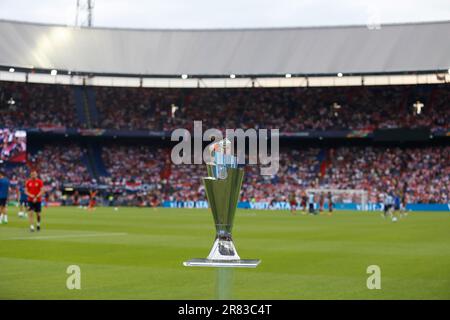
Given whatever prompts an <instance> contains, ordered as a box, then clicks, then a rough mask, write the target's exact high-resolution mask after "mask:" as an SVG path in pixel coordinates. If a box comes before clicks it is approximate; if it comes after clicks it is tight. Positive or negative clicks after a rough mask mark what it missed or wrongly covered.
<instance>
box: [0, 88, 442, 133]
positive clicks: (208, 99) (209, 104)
mask: <svg viewBox="0 0 450 320" xmlns="http://www.w3.org/2000/svg"><path fill="white" fill-rule="evenodd" d="M92 90H94V92H95V96H96V99H95V101H96V103H95V105H96V108H97V111H98V120H97V122H95V121H94V119H92V120H91V121H92V122H93V123H92V126H93V127H96V128H104V129H123V130H155V131H171V130H173V129H175V128H187V129H191V128H192V126H193V121H194V120H201V121H203V124H204V126H206V127H208V128H218V129H227V128H233V129H234V128H242V129H246V128H279V129H280V130H281V131H283V132H295V131H303V130H341V129H352V130H364V129H369V130H370V129H374V128H392V127H409V128H414V127H420V126H427V127H430V128H432V129H443V130H448V129H449V123H450V108H449V107H448V103H449V101H450V86H449V85H417V86H412V85H404V86H366V87H365V86H355V87H309V88H306V87H296V88H227V89H223V88H218V89H215V88H207V89H205V88H197V89H178V88H170V89H166V88H163V89H161V88H121V87H93V88H92ZM417 101H420V102H421V103H423V105H424V107H423V108H421V110H420V111H421V112H420V114H417V109H416V108H415V107H414V104H415V103H416V102H417ZM175 110H176V111H175ZM0 115H1V118H2V125H3V126H4V127H10V128H14V127H16V128H17V127H25V128H31V127H46V126H47V127H52V126H53V127H66V128H84V127H86V124H85V123H81V122H80V121H79V119H78V118H77V115H76V108H75V103H74V91H73V90H72V88H71V87H70V86H64V85H48V84H30V83H27V84H24V83H16V82H0Z"/></svg>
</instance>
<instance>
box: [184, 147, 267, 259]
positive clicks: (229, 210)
mask: <svg viewBox="0 0 450 320" xmlns="http://www.w3.org/2000/svg"><path fill="white" fill-rule="evenodd" d="M229 143H230V142H229V141H228V140H227V139H225V140H222V141H219V142H218V143H217V144H218V146H219V147H218V148H216V149H215V151H213V153H214V158H213V159H214V160H213V161H212V162H211V163H208V164H207V165H206V167H207V171H208V177H205V178H203V184H204V185H205V190H206V196H207V198H208V203H209V206H210V208H211V211H212V214H213V217H214V223H215V225H216V238H215V240H214V244H213V247H212V249H211V251H210V253H209V255H208V257H207V258H206V259H191V260H189V261H186V262H184V263H183V264H184V265H185V266H188V267H245V268H256V267H257V266H258V264H259V263H260V262H261V261H260V260H257V259H252V260H244V259H241V258H240V257H239V255H238V253H237V251H236V247H235V246H234V243H233V238H232V236H231V231H232V229H233V222H234V215H235V212H236V208H237V203H238V201H239V195H240V191H241V186H242V181H243V179H244V169H243V168H238V166H237V159H236V157H235V156H233V155H231V154H229V153H228V152H227V151H226V148H225V147H222V146H225V145H229Z"/></svg>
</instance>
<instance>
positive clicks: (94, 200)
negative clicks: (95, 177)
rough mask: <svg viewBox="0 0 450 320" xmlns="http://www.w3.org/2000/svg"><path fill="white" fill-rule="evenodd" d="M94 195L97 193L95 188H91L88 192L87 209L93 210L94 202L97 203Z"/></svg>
mask: <svg viewBox="0 0 450 320" xmlns="http://www.w3.org/2000/svg"><path fill="white" fill-rule="evenodd" d="M96 195H97V191H96V190H91V191H90V192H89V206H88V210H89V211H92V210H95V204H96V203H97V201H96V200H97V198H96Z"/></svg>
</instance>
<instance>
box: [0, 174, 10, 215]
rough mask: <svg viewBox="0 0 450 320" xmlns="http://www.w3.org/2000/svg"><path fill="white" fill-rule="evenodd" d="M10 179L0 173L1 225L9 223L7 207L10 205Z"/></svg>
mask: <svg viewBox="0 0 450 320" xmlns="http://www.w3.org/2000/svg"><path fill="white" fill-rule="evenodd" d="M8 193H9V179H8V178H7V177H6V176H5V174H4V173H3V172H2V171H0V224H2V223H3V224H6V223H8V215H7V213H6V206H7V204H8Z"/></svg>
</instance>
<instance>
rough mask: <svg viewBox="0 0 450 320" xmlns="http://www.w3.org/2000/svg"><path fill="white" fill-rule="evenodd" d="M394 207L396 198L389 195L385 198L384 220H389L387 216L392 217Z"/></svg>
mask: <svg viewBox="0 0 450 320" xmlns="http://www.w3.org/2000/svg"><path fill="white" fill-rule="evenodd" d="M393 205H394V197H393V196H392V195H391V194H390V193H387V194H385V196H384V216H383V217H384V218H387V216H388V215H389V216H392V207H393Z"/></svg>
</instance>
